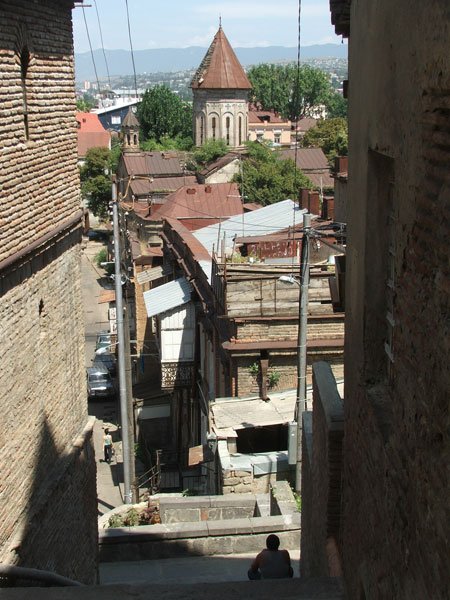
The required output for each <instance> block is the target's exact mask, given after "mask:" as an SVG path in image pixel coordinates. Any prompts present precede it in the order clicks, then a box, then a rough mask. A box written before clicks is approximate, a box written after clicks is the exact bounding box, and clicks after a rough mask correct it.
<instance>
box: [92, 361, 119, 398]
mask: <svg viewBox="0 0 450 600" xmlns="http://www.w3.org/2000/svg"><path fill="white" fill-rule="evenodd" d="M86 371H87V389H88V398H89V399H93V398H108V397H110V396H114V394H115V393H116V391H115V388H114V383H113V380H112V379H111V375H110V374H109V373H108V369H107V368H106V367H105V366H103V365H102V364H100V365H96V366H95V367H94V366H92V367H89V368H88V369H86Z"/></svg>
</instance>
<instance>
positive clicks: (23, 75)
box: [20, 46, 30, 140]
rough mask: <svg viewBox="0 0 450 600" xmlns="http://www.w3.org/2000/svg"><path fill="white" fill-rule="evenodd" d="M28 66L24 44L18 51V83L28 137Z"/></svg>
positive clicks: (28, 60)
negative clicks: (20, 87)
mask: <svg viewBox="0 0 450 600" xmlns="http://www.w3.org/2000/svg"><path fill="white" fill-rule="evenodd" d="M29 66H30V53H29V51H28V48H27V47H26V46H24V47H23V48H22V51H21V53H20V83H21V86H22V109H23V124H24V129H25V138H26V139H27V140H29V139H30V132H29V127H28V100H27V75H28V68H29Z"/></svg>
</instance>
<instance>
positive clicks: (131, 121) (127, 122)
mask: <svg viewBox="0 0 450 600" xmlns="http://www.w3.org/2000/svg"><path fill="white" fill-rule="evenodd" d="M122 127H134V128H137V127H139V121H138V120H137V117H136V115H135V114H134V112H133V109H132V108H131V106H130V108H129V109H128V112H127V114H126V116H125V119H124V120H123V121H122Z"/></svg>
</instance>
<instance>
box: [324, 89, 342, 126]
mask: <svg viewBox="0 0 450 600" xmlns="http://www.w3.org/2000/svg"><path fill="white" fill-rule="evenodd" d="M325 108H326V110H327V118H328V119H336V118H337V117H342V118H344V119H346V118H347V100H346V99H345V98H344V96H343V95H342V94H340V93H339V92H331V93H330V95H329V96H328V98H327V99H326V100H325Z"/></svg>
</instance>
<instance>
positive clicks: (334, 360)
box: [234, 348, 344, 396]
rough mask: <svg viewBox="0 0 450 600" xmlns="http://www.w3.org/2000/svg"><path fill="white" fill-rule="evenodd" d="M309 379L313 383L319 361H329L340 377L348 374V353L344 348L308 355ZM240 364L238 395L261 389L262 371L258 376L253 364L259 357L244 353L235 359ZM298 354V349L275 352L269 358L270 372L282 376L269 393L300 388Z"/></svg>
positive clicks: (335, 373)
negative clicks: (345, 361)
mask: <svg viewBox="0 0 450 600" xmlns="http://www.w3.org/2000/svg"><path fill="white" fill-rule="evenodd" d="M306 358H307V364H306V380H307V384H308V385H310V384H311V382H312V365H313V364H314V363H315V362H318V361H322V360H324V361H327V362H328V363H329V364H330V366H331V368H332V371H333V374H334V376H335V377H336V378H337V379H341V378H342V377H343V375H344V356H343V351H342V349H341V348H339V349H337V350H317V351H316V350H315V351H309V352H308V354H307V357H306ZM234 360H235V361H236V364H237V367H236V371H237V384H238V394H237V395H238V396H250V395H252V394H258V393H259V392H260V385H261V376H260V374H259V373H258V374H257V375H254V374H253V372H252V371H251V370H250V367H251V366H252V365H253V364H254V363H257V364H259V357H257V356H240V357H236V358H235V359H234ZM297 365H298V360H297V353H296V352H277V353H276V354H275V353H274V352H273V351H271V352H270V358H269V369H268V373H269V374H270V373H272V372H274V373H278V374H279V376H280V378H279V381H278V383H277V384H276V385H274V386H273V387H272V388H268V392H269V394H270V392H271V391H272V392H280V391H283V390H291V389H295V388H296V387H297Z"/></svg>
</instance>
